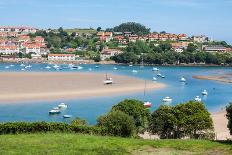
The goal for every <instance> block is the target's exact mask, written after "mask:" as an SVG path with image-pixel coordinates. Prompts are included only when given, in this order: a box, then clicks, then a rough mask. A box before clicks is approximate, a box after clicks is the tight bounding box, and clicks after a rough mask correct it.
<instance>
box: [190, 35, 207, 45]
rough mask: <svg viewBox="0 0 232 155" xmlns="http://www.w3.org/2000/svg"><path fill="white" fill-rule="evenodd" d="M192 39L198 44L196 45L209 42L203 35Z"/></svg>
mask: <svg viewBox="0 0 232 155" xmlns="http://www.w3.org/2000/svg"><path fill="white" fill-rule="evenodd" d="M192 39H193V41H194V42H198V43H205V42H208V41H209V38H208V37H206V36H204V35H200V36H193V37H192Z"/></svg>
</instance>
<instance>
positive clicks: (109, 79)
mask: <svg viewBox="0 0 232 155" xmlns="http://www.w3.org/2000/svg"><path fill="white" fill-rule="evenodd" d="M103 83H104V84H106V85H107V84H113V79H112V78H107V79H106V80H104V82H103Z"/></svg>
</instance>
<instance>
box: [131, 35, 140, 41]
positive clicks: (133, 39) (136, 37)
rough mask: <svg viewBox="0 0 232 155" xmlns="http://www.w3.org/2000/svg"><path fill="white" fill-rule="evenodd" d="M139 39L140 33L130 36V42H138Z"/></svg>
mask: <svg viewBox="0 0 232 155" xmlns="http://www.w3.org/2000/svg"><path fill="white" fill-rule="evenodd" d="M138 39H139V36H138V35H135V34H133V35H130V36H129V42H136V41H137V40H138Z"/></svg>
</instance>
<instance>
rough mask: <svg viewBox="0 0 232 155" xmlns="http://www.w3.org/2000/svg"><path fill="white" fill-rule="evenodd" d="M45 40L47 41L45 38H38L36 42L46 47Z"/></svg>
mask: <svg viewBox="0 0 232 155" xmlns="http://www.w3.org/2000/svg"><path fill="white" fill-rule="evenodd" d="M44 40H45V39H44V38H43V37H41V36H36V37H35V39H34V41H35V42H36V43H40V44H43V45H45V43H44Z"/></svg>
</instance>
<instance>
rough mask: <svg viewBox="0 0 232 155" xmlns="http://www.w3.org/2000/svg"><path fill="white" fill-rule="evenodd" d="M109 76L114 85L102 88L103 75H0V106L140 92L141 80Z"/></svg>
mask: <svg viewBox="0 0 232 155" xmlns="http://www.w3.org/2000/svg"><path fill="white" fill-rule="evenodd" d="M108 77H112V78H113V81H114V84H112V85H104V84H103V81H104V80H105V78H106V75H105V74H104V73H54V72H53V73H51V72H30V73H26V72H24V73H22V72H3V73H0V85H1V89H0V103H15V102H22V101H38V100H61V99H72V98H82V97H93V96H94V97H95V96H109V95H121V94H130V93H135V92H140V91H143V90H144V80H141V79H137V78H133V77H128V76H121V75H108ZM164 87H165V85H164V84H162V83H154V82H152V81H147V83H146V88H147V90H151V89H160V88H164Z"/></svg>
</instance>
